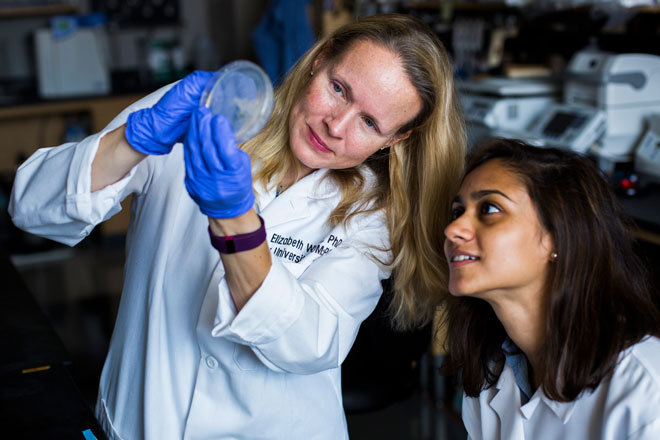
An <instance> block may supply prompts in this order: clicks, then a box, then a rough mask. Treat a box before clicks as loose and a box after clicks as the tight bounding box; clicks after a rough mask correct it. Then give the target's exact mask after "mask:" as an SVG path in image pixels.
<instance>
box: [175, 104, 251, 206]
mask: <svg viewBox="0 0 660 440" xmlns="http://www.w3.org/2000/svg"><path fill="white" fill-rule="evenodd" d="M227 151H230V153H229V155H226V152H227ZM184 162H185V166H186V177H185V185H186V189H187V190H188V193H189V194H190V196H191V198H192V199H193V200H194V201H195V202H196V203H197V204H198V205H199V207H200V210H201V211H202V212H203V213H204V214H206V215H208V216H211V217H215V218H230V217H236V216H238V215H241V214H243V213H245V212H246V211H248V210H249V209H250V208H251V207H252V205H253V204H254V193H253V192H252V173H251V165H250V157H249V156H248V155H247V153H245V152H244V151H241V150H239V149H238V147H237V146H236V141H235V140H234V135H233V133H232V132H231V128H230V127H229V124H228V123H227V121H226V120H225V118H224V117H222V116H213V115H212V114H211V113H210V111H208V109H205V108H198V109H195V110H194V111H193V113H192V119H191V122H190V126H189V129H188V133H187V134H186V137H185V141H184Z"/></svg>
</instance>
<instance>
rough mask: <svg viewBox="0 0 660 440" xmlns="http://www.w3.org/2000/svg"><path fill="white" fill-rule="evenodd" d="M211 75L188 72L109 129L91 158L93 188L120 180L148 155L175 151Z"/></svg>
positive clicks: (103, 186)
mask: <svg viewBox="0 0 660 440" xmlns="http://www.w3.org/2000/svg"><path fill="white" fill-rule="evenodd" d="M211 75H212V74H211V73H209V72H202V71H197V72H194V73H192V74H190V75H188V76H187V77H185V78H184V79H182V80H181V81H179V82H178V83H176V84H175V85H174V86H173V87H172V88H171V89H170V90H168V91H167V93H165V95H163V97H162V98H161V99H160V100H159V101H158V102H157V103H156V104H155V105H154V106H153V107H149V108H144V109H141V110H138V111H135V112H133V113H131V114H130V115H129V116H128V120H127V121H126V124H125V125H122V126H120V127H118V128H116V129H114V130H113V131H111V132H109V133H107V134H106V135H105V136H104V137H103V138H102V139H101V141H100V143H99V148H98V151H97V153H96V156H95V157H94V162H92V192H94V191H97V190H99V189H102V188H105V187H106V186H107V185H110V184H113V183H115V182H117V181H119V180H120V179H121V178H122V177H124V176H125V175H126V174H127V173H128V172H129V171H130V170H131V169H132V168H133V167H134V166H135V165H137V164H138V163H139V162H140V161H141V160H142V159H144V158H145V157H146V156H147V155H149V154H152V155H162V154H168V153H169V152H170V151H172V147H173V146H174V144H175V143H177V142H181V141H182V140H183V137H184V135H185V133H186V132H187V130H188V124H189V121H190V115H191V113H192V111H193V110H194V109H195V108H197V107H198V106H199V101H200V98H201V95H202V91H203V90H204V87H205V86H206V83H207V82H208V80H209V79H210V78H211Z"/></svg>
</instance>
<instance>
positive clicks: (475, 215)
mask: <svg viewBox="0 0 660 440" xmlns="http://www.w3.org/2000/svg"><path fill="white" fill-rule="evenodd" d="M451 210H452V218H453V221H452V222H451V223H450V224H449V226H447V228H446V229H445V237H446V239H445V255H446V256H447V261H448V262H449V291H450V292H451V293H452V295H455V296H462V295H466V296H475V297H478V298H482V299H486V300H488V301H490V300H495V301H496V300H497V299H502V298H506V297H508V298H520V297H521V295H524V296H529V295H533V297H534V298H537V297H539V298H540V296H539V295H542V292H543V288H544V283H545V280H546V277H547V268H548V264H549V262H550V261H551V254H552V252H553V244H552V238H551V236H550V234H549V233H548V232H547V231H546V230H545V228H544V227H543V226H542V225H541V223H540V221H539V217H538V213H537V211H536V208H535V207H534V205H533V203H532V200H531V198H530V197H529V194H528V193H527V190H526V188H525V186H524V184H523V183H522V181H521V180H520V179H519V177H518V176H517V175H516V174H514V173H513V172H512V171H510V170H509V169H508V168H506V167H505V166H503V165H502V163H501V162H500V161H499V160H497V159H494V160H491V161H489V162H486V163H485V164H483V165H481V166H479V167H477V168H476V169H474V170H473V171H472V172H470V173H469V174H468V175H467V176H466V177H465V180H464V181H463V184H462V185H461V189H460V191H459V192H458V194H457V195H456V197H455V198H454V201H453V202H452V207H451Z"/></svg>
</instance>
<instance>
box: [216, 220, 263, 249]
mask: <svg viewBox="0 0 660 440" xmlns="http://www.w3.org/2000/svg"><path fill="white" fill-rule="evenodd" d="M257 217H259V221H260V222H261V226H260V227H259V229H257V230H256V231H254V232H249V233H247V234H238V235H225V236H224V237H219V236H217V235H213V232H211V227H210V226H209V237H211V245H212V246H213V247H214V248H216V249H217V250H218V251H219V252H220V253H222V254H235V253H236V252H243V251H249V250H250V249H254V248H256V247H257V246H259V245H260V244H261V243H263V242H264V241H266V227H265V226H264V219H263V218H261V216H260V215H257Z"/></svg>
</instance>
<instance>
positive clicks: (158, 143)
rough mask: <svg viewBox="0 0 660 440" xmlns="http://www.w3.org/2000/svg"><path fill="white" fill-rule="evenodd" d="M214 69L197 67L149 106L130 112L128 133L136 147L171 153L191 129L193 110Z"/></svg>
mask: <svg viewBox="0 0 660 440" xmlns="http://www.w3.org/2000/svg"><path fill="white" fill-rule="evenodd" d="M212 76H213V73H212V72H204V71H201V70H198V71H196V72H193V73H191V74H190V75H188V76H186V77H185V78H183V79H182V80H181V81H179V82H178V83H176V84H175V85H174V86H173V87H172V88H171V89H170V90H168V91H167V93H165V94H164V95H163V97H162V98H160V100H159V101H158V102H157V103H156V104H155V105H154V106H153V107H150V108H144V109H142V110H137V111H135V112H133V113H131V114H130V115H128V120H127V121H126V130H125V136H126V140H127V141H128V143H129V144H130V145H131V147H133V148H134V149H135V150H137V151H139V152H140V153H144V154H168V153H169V152H170V151H172V147H173V146H174V144H176V143H177V142H181V141H182V140H183V136H184V135H185V133H186V131H187V130H188V122H189V121H190V114H191V112H192V111H193V110H194V109H195V108H197V107H199V100H200V99H201V97H202V92H203V91H204V87H205V86H206V83H207V82H208V81H209V80H210V79H211V77H212Z"/></svg>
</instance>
